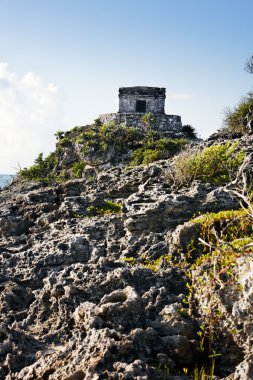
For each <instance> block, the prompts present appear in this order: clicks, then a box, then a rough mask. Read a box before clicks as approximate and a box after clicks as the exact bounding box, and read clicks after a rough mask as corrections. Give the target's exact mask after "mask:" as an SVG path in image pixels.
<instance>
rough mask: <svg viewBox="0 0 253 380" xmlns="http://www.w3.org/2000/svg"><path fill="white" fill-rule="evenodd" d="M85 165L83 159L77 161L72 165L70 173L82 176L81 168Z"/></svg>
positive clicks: (76, 176) (77, 176)
mask: <svg viewBox="0 0 253 380" xmlns="http://www.w3.org/2000/svg"><path fill="white" fill-rule="evenodd" d="M84 167H85V162H84V161H77V162H75V163H74V164H73V166H72V173H73V175H74V177H75V178H82V173H83V169H84Z"/></svg>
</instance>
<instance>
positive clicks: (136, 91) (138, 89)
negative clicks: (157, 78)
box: [119, 86, 166, 98]
mask: <svg viewBox="0 0 253 380" xmlns="http://www.w3.org/2000/svg"><path fill="white" fill-rule="evenodd" d="M165 92H166V89H165V88H164V87H148V86H135V87H120V88H119V96H121V95H142V96H155V97H157V96H161V97H164V98H165Z"/></svg>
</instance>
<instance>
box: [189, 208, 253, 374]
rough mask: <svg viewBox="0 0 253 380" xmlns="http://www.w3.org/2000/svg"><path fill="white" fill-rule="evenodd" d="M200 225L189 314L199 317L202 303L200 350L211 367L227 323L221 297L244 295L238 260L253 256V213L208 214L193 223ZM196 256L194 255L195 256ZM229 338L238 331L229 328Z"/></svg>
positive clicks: (190, 270)
mask: <svg viewBox="0 0 253 380" xmlns="http://www.w3.org/2000/svg"><path fill="white" fill-rule="evenodd" d="M192 222H193V223H197V224H198V225H200V232H199V241H200V243H201V244H200V245H199V247H195V248H196V251H198V257H197V259H196V260H195V261H194V262H193V263H192V262H191V264H190V266H189V269H188V277H189V282H188V283H187V288H188V297H187V299H186V300H185V304H186V305H188V307H189V309H188V313H189V315H191V316H195V315H196V305H197V304H199V302H200V300H201V302H203V304H202V308H201V316H199V319H200V320H201V325H200V328H199V331H198V336H199V349H200V351H206V350H207V352H208V353H209V357H210V367H211V366H214V357H216V356H218V355H219V354H216V351H217V350H219V347H217V344H216V342H217V341H219V339H218V336H219V334H220V331H221V330H220V326H221V324H222V321H223V319H224V316H223V306H222V303H221V294H222V292H223V289H224V288H226V287H233V288H234V289H238V291H239V292H240V291H241V284H240V283H239V282H238V279H237V271H238V265H239V264H238V259H239V258H240V257H243V256H247V255H248V254H252V252H253V224H252V214H251V210H247V209H240V210H229V211H221V212H218V213H207V214H205V215H200V216H198V217H196V218H194V219H192ZM191 253H192V252H191ZM227 334H228V336H229V335H231V336H232V335H234V334H236V330H235V329H234V328H233V326H232V327H230V328H229V326H228V332H227Z"/></svg>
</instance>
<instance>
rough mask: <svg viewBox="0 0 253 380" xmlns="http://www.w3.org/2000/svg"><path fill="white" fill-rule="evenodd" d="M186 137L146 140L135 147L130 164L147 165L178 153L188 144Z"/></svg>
mask: <svg viewBox="0 0 253 380" xmlns="http://www.w3.org/2000/svg"><path fill="white" fill-rule="evenodd" d="M188 142H189V141H188V140H187V139H169V138H161V139H159V140H157V141H154V142H151V141H149V142H147V143H145V144H143V146H142V147H140V148H138V149H136V150H135V151H134V152H133V153H132V155H131V161H130V164H131V165H141V164H143V165H147V164H149V163H151V162H154V161H157V160H164V159H167V158H169V157H172V156H173V155H175V154H176V153H178V152H179V151H180V150H181V149H182V148H183V147H184V146H186V145H187V144H188Z"/></svg>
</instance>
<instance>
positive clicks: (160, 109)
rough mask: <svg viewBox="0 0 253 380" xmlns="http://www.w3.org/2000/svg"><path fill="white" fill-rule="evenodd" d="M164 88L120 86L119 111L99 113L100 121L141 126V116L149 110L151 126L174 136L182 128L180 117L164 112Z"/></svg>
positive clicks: (164, 133) (162, 132)
mask: <svg viewBox="0 0 253 380" xmlns="http://www.w3.org/2000/svg"><path fill="white" fill-rule="evenodd" d="M165 92H166V89H165V88H160V87H142V86H138V87H121V88H120V89H119V111H118V112H117V113H108V114H105V115H100V117H99V119H100V120H101V122H102V123H108V122H111V121H114V122H116V123H119V124H120V123H122V124H125V125H126V126H129V127H140V128H142V127H143V122H142V120H141V119H142V116H143V114H145V113H149V112H151V113H152V114H153V115H154V122H153V128H154V129H155V130H157V131H158V132H160V133H161V134H163V135H167V136H175V135H177V134H180V132H181V130H182V122H181V117H180V116H178V115H166V113H165V112H164V104H165V97H166V95H165Z"/></svg>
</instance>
